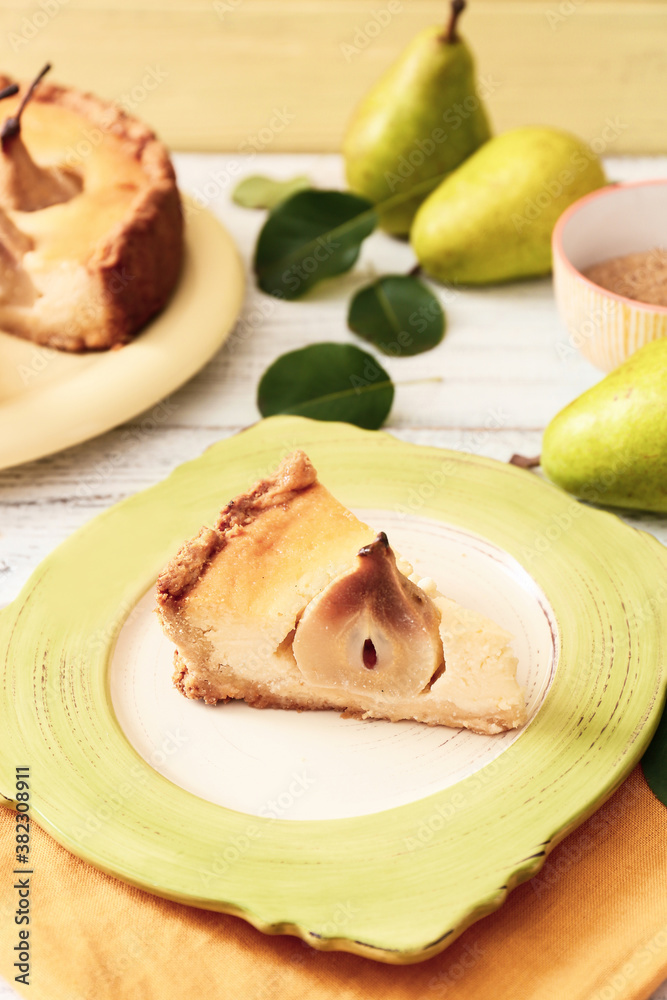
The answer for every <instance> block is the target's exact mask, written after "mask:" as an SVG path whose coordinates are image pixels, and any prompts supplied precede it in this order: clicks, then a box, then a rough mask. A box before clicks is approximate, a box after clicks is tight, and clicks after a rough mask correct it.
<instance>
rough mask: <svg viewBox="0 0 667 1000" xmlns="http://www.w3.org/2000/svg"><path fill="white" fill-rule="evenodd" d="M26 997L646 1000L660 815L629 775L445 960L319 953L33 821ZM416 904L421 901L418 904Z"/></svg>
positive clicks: (7, 916)
mask: <svg viewBox="0 0 667 1000" xmlns="http://www.w3.org/2000/svg"><path fill="white" fill-rule="evenodd" d="M0 833H1V836H2V851H1V854H2V863H1V865H0V867H1V878H0V884H1V888H0V909H1V910H2V915H1V919H0V972H1V973H2V975H3V976H5V978H7V979H8V980H9V981H10V982H13V981H14V975H15V970H13V969H12V962H13V961H14V959H13V958H12V955H13V954H14V953H13V951H12V949H13V947H14V945H15V944H17V943H18V939H17V935H16V931H17V930H18V928H16V927H15V925H14V923H13V913H14V910H15V908H16V890H15V889H13V888H12V886H13V882H14V876H13V875H12V870H13V868H14V867H15V865H14V863H13V854H14V851H13V846H14V814H13V813H10V812H9V811H8V810H4V809H0ZM31 860H32V868H33V870H34V872H35V874H34V875H33V876H32V887H33V895H32V914H33V917H32V922H31V936H30V941H31V952H32V954H33V959H32V968H31V985H30V986H28V987H22V986H19V987H18V989H19V992H21V993H23V994H24V995H25V996H29V997H32V998H33V1000H190V998H192V997H196V998H197V1000H237V998H238V1000H273V998H275V1000H380V998H382V1000H408V998H409V1000H415V998H420V1000H422V998H424V997H433V1000H438V998H440V997H446V998H447V1000H463V998H465V1000H645V998H646V997H648V996H650V994H651V993H652V992H653V991H654V990H655V989H656V988H657V987H658V986H659V985H660V983H661V982H662V980H663V979H664V978H665V977H666V976H667V809H665V807H664V806H663V805H661V804H660V803H659V802H658V800H657V799H656V798H655V797H654V796H653V795H652V793H651V791H650V789H649V788H648V786H647V784H646V782H645V780H644V777H643V774H642V772H641V769H640V768H637V769H636V770H635V771H634V773H633V774H632V775H631V777H630V778H629V779H628V781H626V782H625V784H624V785H623V786H622V787H621V788H620V789H619V791H618V792H617V793H616V794H615V795H614V796H613V798H611V799H610V800H609V802H608V803H607V804H606V805H605V806H603V808H602V809H600V810H599V812H597V813H596V814H595V815H594V816H593V817H592V818H591V819H589V820H588V822H587V823H585V824H584V825H583V826H582V827H580V828H579V829H578V830H577V831H576V832H575V833H573V834H572V835H571V836H570V837H568V838H567V839H566V840H565V841H564V842H563V843H562V844H560V845H559V847H557V848H556V849H555V850H554V852H553V853H552V854H551V856H550V857H549V859H548V860H547V862H546V864H545V865H544V868H543V869H542V871H541V872H540V873H539V874H538V875H536V876H535V878H534V879H532V881H530V882H528V883H526V884H524V885H522V886H520V887H519V888H518V889H516V890H515V892H513V893H512V894H511V895H510V897H509V899H508V901H507V902H506V903H505V905H504V906H503V907H501V909H500V910H498V911H497V912H496V913H494V914H492V915H491V916H489V917H486V918H485V919H484V920H482V921H480V922H479V923H477V924H475V925H474V926H473V927H471V928H469V929H468V930H467V931H466V933H465V934H463V936H462V937H460V938H459V939H458V941H456V942H455V943H454V944H453V945H451V946H450V947H449V948H448V949H446V950H445V951H444V952H443V953H442V954H441V955H438V956H437V957H436V958H433V959H430V960H429V961H427V962H422V963H420V964H418V965H411V966H400V967H397V966H389V965H382V964H380V963H377V962H373V961H371V960H369V959H365V958H358V957H357V956H355V955H347V954H342V953H340V952H339V953H335V952H330V953H325V954H323V953H320V952H316V951H314V950H312V949H311V948H309V947H308V946H307V945H305V944H303V943H302V942H301V941H299V940H298V939H297V938H293V937H287V936H281V937H270V936H268V935H264V934H261V933H259V931H256V930H254V929H253V928H252V927H250V926H249V925H248V924H246V923H245V922H244V921H243V920H239V919H237V918H235V917H228V916H225V915H222V914H216V913H209V912H205V911H203V910H196V909H193V908H190V907H187V906H181V905H179V904H177V903H169V902H166V901H164V900H160V899H157V898H155V897H153V896H150V895H148V894H146V893H144V892H141V891H140V890H138V889H133V888H130V887H129V886H126V885H124V884H123V883H122V882H118V881H116V880H115V879H113V878H110V877H108V876H106V875H102V874H100V873H99V872H98V871H96V870H95V869H94V868H91V867H90V866H89V865H87V864H84V863H83V862H82V861H79V860H78V859H77V858H75V857H73V856H72V855H71V854H69V853H68V852H67V851H65V850H63V848H61V847H59V846H58V844H56V843H55V842H54V841H53V840H52V839H51V838H50V837H49V836H47V835H46V834H45V833H43V832H42V831H41V830H39V829H38V828H37V827H36V826H33V830H32V845H31ZM413 905H414V906H419V900H418V899H417V900H414V904H413Z"/></svg>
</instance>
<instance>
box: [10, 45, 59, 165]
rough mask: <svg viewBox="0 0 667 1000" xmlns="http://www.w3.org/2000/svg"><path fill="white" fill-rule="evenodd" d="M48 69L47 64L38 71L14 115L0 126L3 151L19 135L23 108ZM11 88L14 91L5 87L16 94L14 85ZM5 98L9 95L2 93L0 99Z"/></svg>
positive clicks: (49, 64)
mask: <svg viewBox="0 0 667 1000" xmlns="http://www.w3.org/2000/svg"><path fill="white" fill-rule="evenodd" d="M50 69H51V63H47V64H46V66H43V67H42V69H41V70H40V71H39V73H38V74H37V76H36V77H35V79H34V80H33V81H32V83H31V84H30V86H29V87H28V89H27V91H26V92H25V95H24V97H23V100H22V101H21V103H20V104H19V106H18V110H17V112H16V114H15V115H12V116H11V118H8V119H7V121H6V122H5V124H4V125H3V126H2V131H1V132H0V143H2V148H3V150H4V149H5V146H6V144H7V143H8V142H9V141H10V139H14V138H15V137H16V136H17V135H19V134H20V132H21V115H22V114H23V111H24V109H25V106H26V104H27V103H28V101H29V100H30V98H31V97H32V95H33V94H34V93H35V89H36V88H37V86H38V84H39V83H40V81H41V80H42V79H43V78H44V77H45V76H46V74H47V73H48V72H49V70H50ZM13 87H14V90H12V88H11V87H7V88H6V89H7V90H8V91H11V92H12V93H14V94H16V93H17V92H18V89H19V88H18V87H17V86H16V84H13ZM5 96H6V97H9V96H10V95H9V93H7V94H5V93H4V92H3V93H2V94H0V97H5Z"/></svg>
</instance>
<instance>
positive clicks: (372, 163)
mask: <svg viewBox="0 0 667 1000" xmlns="http://www.w3.org/2000/svg"><path fill="white" fill-rule="evenodd" d="M464 6H465V3H464V0H453V2H452V14H451V20H450V23H449V26H448V28H447V29H446V30H444V31H443V28H442V26H435V27H430V28H426V29H425V30H424V31H422V32H420V33H419V34H418V35H417V36H416V37H415V38H414V39H413V40H412V42H411V43H410V44H409V45H408V47H407V49H406V50H405V51H404V52H403V53H402V55H401V56H400V57H399V59H398V60H397V61H396V62H395V63H394V64H393V65H392V66H391V67H390V68H389V69H388V70H387V72H386V73H385V74H384V76H382V77H381V78H380V80H378V82H377V83H376V84H375V86H374V87H373V88H372V89H371V91H370V92H369V93H368V95H367V96H366V97H365V99H364V100H363V101H362V102H361V104H360V105H359V107H358V108H357V110H356V112H355V114H354V116H353V118H352V120H351V122H350V125H349V127H348V130H347V134H346V136H345V139H344V141H343V156H344V158H345V167H346V173H347V182H348V185H349V187H350V190H351V191H353V192H354V193H355V194H360V195H363V196H364V197H365V198H368V199H370V201H372V202H373V203H374V204H377V203H378V202H383V201H386V200H387V199H388V198H392V197H396V198H397V202H400V204H398V203H397V205H396V207H395V208H390V209H388V210H387V211H386V212H383V213H382V214H381V217H380V223H381V225H382V227H383V228H384V229H386V230H387V231H388V232H390V233H395V234H397V235H405V234H407V233H408V232H409V230H410V223H411V222H412V219H413V217H414V214H415V212H416V210H417V208H418V206H419V205H420V203H421V202H422V201H423V199H424V198H425V197H426V195H427V194H428V193H429V192H430V191H432V190H433V187H434V186H435V184H436V183H437V178H439V177H442V175H443V174H446V173H448V172H449V171H451V170H454V169H455V168H456V167H458V165H459V164H460V163H462V162H463V160H465V158H466V157H467V156H470V154H471V153H474V151H475V150H476V149H478V148H479V146H481V144H482V143H483V142H486V140H487V139H488V138H489V135H490V131H489V123H488V120H487V117H486V112H485V111H484V107H483V105H482V101H481V98H480V97H479V95H478V94H477V89H476V85H475V69H474V63H473V58H472V56H471V54H470V50H469V49H468V46H467V45H466V44H465V42H464V41H462V40H461V39H460V38H459V36H458V34H457V31H456V25H457V19H458V17H459V15H460V13H461V11H462V10H463V8H464ZM429 181H432V182H433V183H430V184H429ZM413 188H417V189H418V191H419V194H416V195H415V196H414V197H408V198H407V199H404V200H402V196H406V195H408V193H409V192H410V191H411V189H413Z"/></svg>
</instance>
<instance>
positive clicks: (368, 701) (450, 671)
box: [158, 452, 526, 734]
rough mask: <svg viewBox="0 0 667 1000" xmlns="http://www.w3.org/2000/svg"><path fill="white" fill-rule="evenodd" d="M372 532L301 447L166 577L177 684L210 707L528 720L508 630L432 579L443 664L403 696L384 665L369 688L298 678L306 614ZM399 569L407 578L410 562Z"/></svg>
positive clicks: (488, 723) (479, 726)
mask: <svg viewBox="0 0 667 1000" xmlns="http://www.w3.org/2000/svg"><path fill="white" fill-rule="evenodd" d="M373 539H374V532H373V531H372V530H371V529H370V528H369V527H368V526H367V525H365V524H363V523H362V522H361V521H359V520H358V519H357V518H356V517H355V516H354V515H353V514H352V513H351V512H350V511H349V510H347V509H346V508H345V507H344V506H343V505H342V504H340V503H339V502H338V501H337V500H336V499H335V498H334V497H333V496H332V495H331V494H330V493H329V492H328V490H326V489H325V488H324V487H323V486H322V484H321V483H319V482H318V480H317V476H316V473H315V470H314V469H313V467H312V465H311V464H310V462H309V460H308V458H307V457H306V456H305V455H304V454H303V453H302V452H295V453H294V454H292V455H291V456H289V457H288V458H287V459H286V460H285V461H284V462H283V464H282V465H281V467H280V468H279V470H278V472H277V473H276V474H275V475H274V476H272V477H269V478H268V479H265V480H263V481H261V482H260V483H258V484H257V486H255V487H254V488H253V489H252V490H250V491H249V492H248V493H246V494H244V495H243V496H241V497H237V498H236V500H233V501H232V502H231V503H230V504H229V505H228V506H227V507H226V508H225V510H223V512H222V514H221V515H220V518H219V520H218V522H217V524H216V525H215V527H214V528H203V529H202V530H201V532H200V533H199V535H198V536H197V537H196V538H195V539H193V540H192V541H190V542H186V544H185V545H184V546H183V547H182V549H181V551H180V552H179V553H178V555H177V556H176V557H175V558H174V559H173V560H172V561H171V563H170V564H169V565H168V566H167V568H166V569H165V570H164V572H163V573H162V574H161V576H160V578H159V580H158V614H159V617H160V620H161V624H162V627H163V629H164V631H165V633H166V635H167V636H168V637H169V638H170V639H171V640H172V641H173V642H174V643H175V645H176V647H177V650H176V659H175V673H174V683H175V685H176V687H177V688H178V689H179V690H180V691H181V692H182V693H183V694H184V695H185V696H186V697H188V698H196V699H203V700H204V701H205V702H206V703H207V704H215V703H216V702H218V701H227V700H230V699H236V700H243V701H245V702H247V703H248V704H249V705H252V706H254V707H257V708H283V709H297V710H307V709H335V710H337V711H339V712H343V713H344V714H345V715H348V716H356V717H360V718H364V719H388V720H390V721H392V722H397V721H400V720H415V721H418V722H424V723H427V724H428V725H445V726H453V727H455V728H461V727H465V728H468V729H471V730H473V731H475V732H478V733H486V734H492V733H499V732H502V731H504V730H507V729H513V728H516V727H518V726H521V725H522V724H523V723H524V722H525V720H526V706H525V701H524V697H523V692H522V690H521V688H520V687H519V685H518V684H517V682H516V666H517V660H516V657H515V656H514V655H513V653H512V650H511V648H510V642H511V638H512V637H511V636H510V635H509V634H508V633H507V632H505V631H504V630H503V629H501V628H500V627H499V626H498V625H496V624H495V623H494V622H492V621H490V620H489V619H487V618H485V617H484V616H483V615H480V614H478V613H476V612H474V611H470V610H467V609H465V608H462V607H460V606H459V605H458V604H456V603H455V602H454V601H451V600H448V599H447V598H445V597H443V596H442V595H440V594H438V593H437V590H436V589H435V585H434V584H432V581H422V582H421V591H420V593H422V596H423V600H424V601H428V602H432V604H433V606H434V608H435V612H434V613H437V616H438V619H439V624H437V626H436V623H434V626H436V633H435V641H436V642H438V646H439V640H438V631H439V636H440V639H441V640H442V649H443V651H444V663H442V662H441V660H438V661H436V662H438V664H439V665H438V666H437V669H435V671H434V673H433V675H432V676H431V677H430V679H428V680H427V682H426V683H425V684H424V683H423V679H422V680H419V679H418V680H417V684H416V685H413V687H412V690H411V691H410V692H409V693H407V694H402V695H400V696H397V695H396V693H395V692H394V693H393V694H389V693H387V692H386V691H384V690H383V688H384V685H383V684H382V683H381V677H382V676H384V675H382V674H381V671H380V665H381V664H380V661H378V670H377V674H376V673H374V674H373V687H372V689H368V690H367V689H366V686H365V684H363V683H362V684H361V686H360V685H359V684H355V683H353V682H352V681H351V680H350V677H352V676H357V675H353V674H352V673H350V671H349V669H348V673H347V677H346V672H345V671H344V670H341V674H340V680H339V682H338V683H335V684H331V685H329V684H328V683H327V686H320V685H318V684H317V683H313V682H312V681H310V680H307V679H306V677H305V676H304V674H302V672H301V670H300V668H299V665H298V663H297V659H296V658H295V655H294V651H293V643H294V637H295V635H296V634H297V631H298V628H299V621H300V618H301V616H302V615H303V614H304V612H305V609H306V608H307V607H308V605H309V604H310V602H311V601H313V599H314V598H315V597H317V595H319V594H321V593H322V592H323V591H324V589H325V588H328V587H330V586H337V583H336V584H332V581H338V580H339V579H340V578H341V577H342V576H343V575H344V574H349V573H350V572H351V571H354V566H355V564H356V563H358V562H359V556H358V553H359V550H360V549H361V548H362V547H368V546H370V544H371V542H373ZM385 542H386V539H385ZM376 544H377V542H376ZM360 555H361V554H360ZM392 559H393V557H392ZM400 571H401V572H402V573H403V577H405V576H408V577H409V574H410V573H411V569H410V567H407V566H405V565H404V566H402V567H401V568H400ZM409 578H410V579H411V580H412V581H413V583H419V581H418V580H416V579H415V578H414V576H412V577H409ZM353 610H354V611H356V606H355V609H353ZM436 622H437V619H436ZM337 628H338V625H337V622H336V620H335V619H334V620H333V621H332V623H331V626H330V628H328V627H327V626H326V625H325V626H324V629H323V636H322V642H323V643H325V642H335V641H336V630H337ZM406 628H407V626H406ZM405 634H406V635H408V634H413V633H409V632H408V631H406V632H405ZM399 641H400V626H399ZM402 648H403V647H402ZM407 648H410V647H407ZM408 661H409V658H408ZM415 666H419V665H417V664H416V665H415ZM355 669H357V668H356V667H353V668H352V670H353V671H354V670H355ZM359 669H360V670H362V671H363V669H364V668H363V666H360V667H359ZM414 674H415V676H416V677H418V678H419V677H421V676H422V675H421V674H419V672H418V671H415V672H414ZM324 676H325V677H326V678H327V682H328V679H329V678H328V676H327V674H326V673H325V674H324ZM362 676H369V674H367V673H366V672H365V671H364V675H362ZM387 676H388V675H387ZM376 677H377V678H379V679H380V683H379V684H378V683H376Z"/></svg>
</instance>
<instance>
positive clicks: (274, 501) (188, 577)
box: [157, 450, 317, 606]
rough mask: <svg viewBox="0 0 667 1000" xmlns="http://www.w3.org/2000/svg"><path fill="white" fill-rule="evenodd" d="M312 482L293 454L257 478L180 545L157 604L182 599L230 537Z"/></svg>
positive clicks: (304, 463) (302, 460)
mask: <svg viewBox="0 0 667 1000" xmlns="http://www.w3.org/2000/svg"><path fill="white" fill-rule="evenodd" d="M316 482H317V473H316V471H315V469H314V468H313V466H312V464H311V462H310V459H309V458H308V456H307V455H306V454H305V453H304V452H303V451H299V450H297V451H293V452H292V453H291V454H290V455H288V456H287V457H286V458H284V459H283V461H282V462H281V463H280V465H279V466H278V468H277V470H276V472H275V473H274V474H273V475H272V476H267V478H266V479H260V480H259V481H258V482H257V483H255V485H254V486H253V487H251V489H250V490H248V492H247V493H242V494H240V495H239V496H237V497H235V498H234V499H233V500H231V501H230V502H229V503H228V504H227V506H226V507H224V508H223V510H222V511H221V512H220V516H219V517H218V520H217V522H216V525H215V528H202V529H201V530H200V531H199V534H198V535H196V537H195V538H193V539H191V540H190V541H187V542H185V543H184V544H183V545H182V546H181V548H180V549H179V551H178V552H177V554H176V555H175V556H174V558H173V559H171V560H170V562H169V563H168V564H167V565H166V566H165V568H164V569H163V570H162V572H161V573H160V575H159V577H158V581H157V590H158V603H159V604H160V605H163V606H164V605H165V604H167V603H169V602H170V601H178V600H180V599H181V598H183V597H185V596H186V594H187V592H188V591H189V590H190V589H191V588H192V587H193V586H194V584H195V583H196V582H197V580H198V579H199V578H200V577H201V576H202V574H203V573H204V572H205V570H206V567H207V566H208V565H209V563H210V561H211V559H212V558H213V557H214V556H215V555H216V554H217V553H218V552H220V551H221V550H222V549H223V548H224V547H225V545H226V544H227V542H228V541H229V539H230V538H233V537H234V536H235V535H237V534H239V533H240V532H241V531H244V530H246V529H247V528H248V526H249V525H250V524H252V523H253V522H254V521H255V520H256V519H257V518H258V517H259V516H260V515H261V514H262V513H264V512H265V511H267V510H270V509H271V508H272V507H276V506H280V505H283V504H287V503H289V502H290V500H291V499H292V498H293V497H294V495H295V494H296V493H300V492H302V491H303V490H306V489H308V488H309V487H310V486H313V485H314V484H315V483H316Z"/></svg>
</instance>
